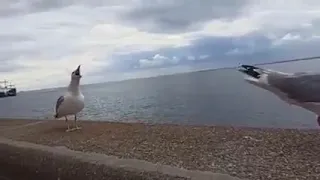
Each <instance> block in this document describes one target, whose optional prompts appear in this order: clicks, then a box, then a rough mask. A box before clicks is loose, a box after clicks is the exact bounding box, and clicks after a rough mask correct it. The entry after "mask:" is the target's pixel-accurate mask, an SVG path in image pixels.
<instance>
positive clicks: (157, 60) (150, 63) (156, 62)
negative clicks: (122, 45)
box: [139, 54, 179, 68]
mask: <svg viewBox="0 0 320 180" xmlns="http://www.w3.org/2000/svg"><path fill="white" fill-rule="evenodd" d="M178 62H179V59H178V58H177V57H172V58H168V57H165V56H161V55H160V54H156V55H154V56H153V57H152V59H140V60H139V65H140V67H141V68H146V67H147V68H149V67H160V66H164V65H172V64H177V63H178Z"/></svg>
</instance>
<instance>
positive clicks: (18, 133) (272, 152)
mask: <svg viewBox="0 0 320 180" xmlns="http://www.w3.org/2000/svg"><path fill="white" fill-rule="evenodd" d="M43 122H45V123H38V124H37V123H34V125H30V126H27V128H23V127H24V126H21V128H16V129H15V130H14V131H12V130H10V128H8V129H7V130H5V128H3V129H1V130H0V135H1V136H4V137H7V138H11V139H14V140H22V141H28V142H33V143H38V144H44V145H50V146H65V147H68V148H70V149H73V150H78V151H84V152H98V153H104V154H108V155H115V156H119V157H122V158H135V159H142V160H147V161H150V162H153V163H161V164H167V165H173V166H177V167H181V168H185V169H190V170H202V171H212V172H218V173H227V174H230V175H232V176H235V177H239V178H247V179H252V180H263V179H268V180H270V179H276V180H283V179H290V180H291V179H299V180H302V179H308V180H313V179H320V156H319V154H320V136H319V135H320V131H318V130H297V129H261V128H244V127H241V128H240V127H238V128H237V127H219V126H214V127H211V126H180V125H163V124H162V125H146V124H141V123H140V124H138V123H108V122H96V121H80V122H81V124H82V127H83V128H82V130H79V131H74V132H70V133H66V132H65V129H66V127H65V123H64V121H53V120H51V121H43ZM2 123H7V122H5V121H4V120H1V121H0V126H1V127H3V126H2ZM29 123H30V122H29ZM10 127H11V126H10Z"/></svg>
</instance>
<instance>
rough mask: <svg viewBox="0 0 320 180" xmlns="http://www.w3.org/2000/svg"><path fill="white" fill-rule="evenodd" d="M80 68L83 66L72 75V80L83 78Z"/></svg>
mask: <svg viewBox="0 0 320 180" xmlns="http://www.w3.org/2000/svg"><path fill="white" fill-rule="evenodd" d="M80 66H81V65H79V66H78V68H77V69H76V70H74V71H73V72H72V74H71V78H72V79H80V78H81V77H82V76H81V74H80Z"/></svg>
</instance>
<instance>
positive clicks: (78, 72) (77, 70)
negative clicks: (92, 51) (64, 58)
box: [75, 65, 81, 76]
mask: <svg viewBox="0 0 320 180" xmlns="http://www.w3.org/2000/svg"><path fill="white" fill-rule="evenodd" d="M80 66H81V65H79V66H78V68H77V69H76V71H75V75H77V76H81V74H80Z"/></svg>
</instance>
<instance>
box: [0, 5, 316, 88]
mask: <svg viewBox="0 0 320 180" xmlns="http://www.w3.org/2000/svg"><path fill="white" fill-rule="evenodd" d="M319 6H320V2H318V1H315V0H306V1H302V0H292V1H290V3H283V2H280V1H275V0H274V1H262V0H255V1H253V0H245V1H240V0H234V1H216V0H211V1H210V0H204V1H201V2H198V1H191V0H176V1H169V0H165V1H148V0H110V1H100V0H92V1H88V0H80V1H71V0H65V1H60V0H58V1H46V0H28V1H27V0H12V1H7V0H5V1H4V2H2V6H1V7H0V26H1V27H2V28H1V29H0V46H1V49H0V54H1V56H0V63H1V66H0V76H1V77H2V78H5V79H8V80H11V81H13V82H14V83H15V84H17V86H18V87H19V89H25V90H27V89H39V88H48V87H56V86H65V85H67V84H68V81H69V79H70V77H69V76H70V73H71V72H72V71H73V70H74V68H76V67H77V66H78V64H82V71H83V83H92V82H101V81H114V80H122V79H128V78H137V77H143V76H153V75H160V74H165V73H175V72H183V71H191V70H199V69H201V68H218V67H225V66H235V65H238V64H239V63H255V62H268V61H274V60H278V59H288V58H297V57H303V56H313V55H319V54H318V49H317V46H318V44H319V43H320V39H319V37H320V12H319V10H318V7H319Z"/></svg>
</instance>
